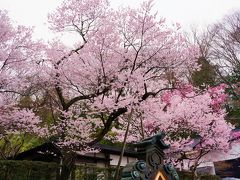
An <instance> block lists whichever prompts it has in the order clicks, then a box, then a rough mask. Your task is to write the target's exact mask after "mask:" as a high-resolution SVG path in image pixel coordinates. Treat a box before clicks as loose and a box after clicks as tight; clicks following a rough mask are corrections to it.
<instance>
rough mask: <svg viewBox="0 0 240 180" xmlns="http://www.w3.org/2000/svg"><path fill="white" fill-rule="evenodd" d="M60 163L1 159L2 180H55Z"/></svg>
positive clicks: (0, 176) (0, 177) (0, 172)
mask: <svg viewBox="0 0 240 180" xmlns="http://www.w3.org/2000/svg"><path fill="white" fill-rule="evenodd" d="M58 170H59V165H58V164H55V163H48V162H39V161H14V160H1V161H0V180H55V179H56V175H57V172H58Z"/></svg>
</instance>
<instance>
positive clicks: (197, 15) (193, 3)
mask: <svg viewBox="0 0 240 180" xmlns="http://www.w3.org/2000/svg"><path fill="white" fill-rule="evenodd" d="M61 1H62V0H0V9H6V10H8V11H9V16H10V17H11V19H12V20H14V21H15V22H17V23H18V24H23V25H26V26H34V27H35V37H38V38H44V39H48V38H50V37H51V36H50V33H49V30H48V25H47V14H48V13H49V12H51V11H53V10H54V9H55V8H56V7H57V6H58V5H60V4H61ZM141 2H142V0H110V3H111V5H112V6H113V7H114V8H116V7H118V6H128V5H129V6H131V7H134V6H136V7H137V6H138V5H139V4H140V3H141ZM154 3H155V6H154V10H157V11H158V14H159V16H162V17H165V18H166V19H167V20H169V21H173V22H178V23H180V24H181V25H182V27H183V28H184V29H189V28H190V27H191V26H194V25H197V26H198V27H205V26H206V25H208V24H211V23H214V22H217V21H219V20H221V18H222V17H223V16H224V15H226V14H230V13H232V12H234V11H236V10H240V0H155V1H154Z"/></svg>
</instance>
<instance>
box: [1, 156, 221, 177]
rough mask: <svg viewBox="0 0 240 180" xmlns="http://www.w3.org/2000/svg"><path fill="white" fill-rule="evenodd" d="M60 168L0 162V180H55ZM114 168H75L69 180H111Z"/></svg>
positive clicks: (12, 161)
mask: <svg viewBox="0 0 240 180" xmlns="http://www.w3.org/2000/svg"><path fill="white" fill-rule="evenodd" d="M59 169H60V166H59V165H58V164H56V163H48V162H40V161H20V160H19V161H14V160H0V180H56V177H57V174H58V172H59ZM114 172H115V169H114V168H101V167H96V166H84V165H78V166H75V169H74V171H73V172H72V175H71V180H96V179H98V180H112V179H113V177H114ZM178 175H179V177H180V180H193V179H194V177H193V174H192V173H190V172H178ZM200 180H220V178H219V177H218V176H212V175H205V176H201V177H200Z"/></svg>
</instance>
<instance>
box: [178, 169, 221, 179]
mask: <svg viewBox="0 0 240 180" xmlns="http://www.w3.org/2000/svg"><path fill="white" fill-rule="evenodd" d="M178 175H179V177H180V179H181V180H193V179H194V176H193V174H192V173H191V172H184V171H178ZM199 179H200V180H220V179H221V178H220V177H219V176H214V175H202V176H200V177H199Z"/></svg>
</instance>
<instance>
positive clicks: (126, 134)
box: [114, 110, 132, 180]
mask: <svg viewBox="0 0 240 180" xmlns="http://www.w3.org/2000/svg"><path fill="white" fill-rule="evenodd" d="M131 118H132V110H131V112H130V114H129V116H128V124H127V129H126V132H125V135H124V140H123V147H122V151H121V155H120V157H119V160H118V165H117V169H116V172H115V176H114V180H118V179H120V177H119V173H120V167H121V162H122V158H123V155H124V151H125V147H126V142H127V136H128V132H129V127H130V123H131Z"/></svg>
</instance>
